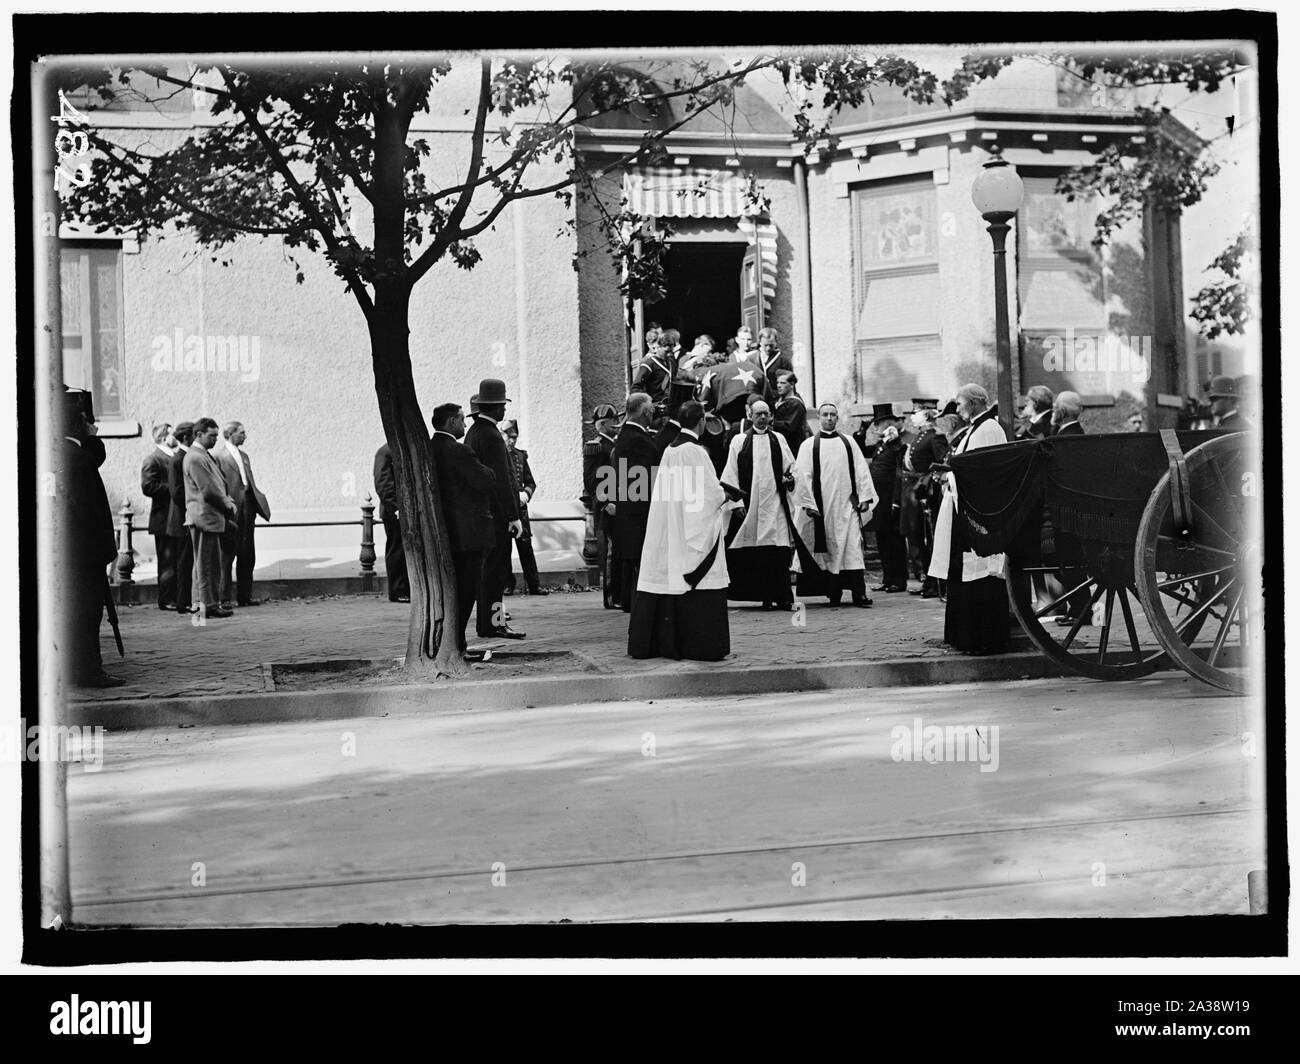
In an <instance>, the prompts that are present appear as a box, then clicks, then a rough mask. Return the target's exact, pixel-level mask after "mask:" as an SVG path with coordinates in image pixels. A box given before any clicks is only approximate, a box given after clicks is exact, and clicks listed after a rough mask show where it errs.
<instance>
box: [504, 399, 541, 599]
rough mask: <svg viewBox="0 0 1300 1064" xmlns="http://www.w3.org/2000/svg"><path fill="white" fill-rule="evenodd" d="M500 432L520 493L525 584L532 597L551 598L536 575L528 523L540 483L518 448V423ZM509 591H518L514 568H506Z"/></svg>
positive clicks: (520, 541) (518, 542)
mask: <svg viewBox="0 0 1300 1064" xmlns="http://www.w3.org/2000/svg"><path fill="white" fill-rule="evenodd" d="M501 432H502V435H504V436H505V440H506V449H507V451H508V452H509V454H510V472H511V473H512V474H513V476H514V484H513V485H512V489H513V490H514V491H516V492H518V494H519V524H520V526H521V531H520V533H519V536H518V538H517V539H516V540H515V547H516V549H517V550H518V551H519V564H520V565H521V566H523V570H524V583H525V584H527V585H528V593H529V594H530V595H549V594H550V592H549V591H546V590H545V589H544V588H543V587H542V578H541V575H540V574H539V573H538V572H537V556H536V555H535V554H534V553H533V526H532V524H531V522H530V521H529V520H528V503H529V502H530V501H531V500H532V497H533V495H534V494H536V492H537V480H536V478H535V477H534V476H533V471H532V468H531V467H530V466H529V465H528V452H527V451H525V450H524V449H523V448H521V447H520V446H519V422H518V421H503V422H502V423H501ZM505 577H506V588H507V589H508V590H509V591H511V592H513V591H514V589H515V573H514V567H513V566H511V565H509V564H507V565H506V574H505Z"/></svg>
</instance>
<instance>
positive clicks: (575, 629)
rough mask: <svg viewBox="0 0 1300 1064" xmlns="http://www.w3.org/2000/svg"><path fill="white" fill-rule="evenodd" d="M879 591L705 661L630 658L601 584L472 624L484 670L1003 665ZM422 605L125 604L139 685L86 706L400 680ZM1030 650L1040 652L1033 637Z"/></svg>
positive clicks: (751, 624)
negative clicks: (176, 607)
mask: <svg viewBox="0 0 1300 1064" xmlns="http://www.w3.org/2000/svg"><path fill="white" fill-rule="evenodd" d="M873 598H874V601H875V605H874V606H873V607H872V608H871V609H866V610H863V609H855V608H851V607H848V606H841V607H838V608H831V607H830V606H828V605H827V604H826V603H825V601H824V600H823V601H817V602H810V603H808V604H806V606H805V607H804V608H801V609H800V610H799V611H798V612H795V613H781V612H775V611H773V612H763V611H762V610H761V609H760V608H759V607H758V606H757V605H749V604H745V605H741V606H735V607H733V608H732V609H731V610H730V611H729V616H730V624H731V646H732V654H731V656H730V657H729V658H728V659H726V660H725V661H723V662H718V663H704V662H675V661H670V660H666V659H662V658H656V659H650V660H646V661H636V660H634V659H632V658H630V657H628V656H627V622H628V618H627V615H626V614H624V613H622V612H621V611H618V610H606V609H605V608H604V607H603V604H602V596H601V594H600V593H599V592H598V591H573V592H554V593H552V594H551V595H549V596H547V597H544V598H534V597H532V596H519V595H516V596H511V597H509V598H507V599H506V600H505V601H506V608H507V610H508V611H509V613H510V615H511V621H510V623H511V625H512V626H513V627H514V628H516V629H517V630H520V631H523V632H526V633H527V638H526V639H523V640H499V641H491V642H484V641H476V639H475V636H474V629H473V624H474V622H473V620H472V619H471V621H470V628H469V637H470V645H471V646H475V645H478V646H486V647H491V648H494V652H493V657H494V660H493V661H492V662H491V663H490V664H486V665H482V666H476V667H475V670H474V672H475V678H476V679H479V680H482V679H486V678H488V677H489V676H491V677H493V678H495V679H507V678H510V679H515V678H520V679H524V678H534V679H540V678H542V677H545V676H554V675H559V674H577V675H581V674H587V675H589V676H597V675H599V676H611V675H619V676H629V675H645V674H681V673H683V672H692V673H698V674H714V673H719V672H725V673H732V674H738V673H745V672H747V671H749V670H753V669H756V668H772V667H782V666H784V667H796V668H807V667H810V666H824V665H832V664H837V663H840V664H844V663H849V664H862V663H864V662H873V661H874V662H886V661H890V662H892V661H908V660H911V661H919V660H922V659H925V660H930V661H949V662H953V661H955V662H962V663H970V662H972V661H979V660H984V661H991V660H993V659H971V658H966V657H964V656H963V655H961V654H958V653H957V652H955V651H953V650H951V648H948V647H946V646H945V645H944V644H943V641H942V639H941V636H942V633H943V611H944V605H943V603H942V602H940V601H939V600H938V599H922V598H920V596H917V595H904V594H894V595H886V594H883V593H882V594H876V595H874V596H873ZM408 609H409V607H408V606H406V605H405V604H397V603H390V602H389V601H388V600H387V598H385V597H382V596H379V595H348V596H337V597H317V598H308V599H292V600H281V601H272V602H267V603H264V604H263V605H261V606H258V607H255V608H247V609H237V610H236V611H235V615H234V616H233V617H231V618H229V619H221V620H215V619H214V620H209V621H208V622H207V623H206V625H205V626H203V627H197V626H196V625H195V623H193V622H194V621H196V620H197V618H194V617H191V618H188V619H187V618H185V617H181V616H178V615H177V614H175V613H171V612H165V611H162V610H159V609H157V608H156V607H154V606H150V605H137V606H124V607H121V608H120V609H119V615H120V619H121V626H122V638H123V642H124V643H125V645H126V651H127V652H126V658H125V660H123V659H120V658H119V657H118V654H117V649H116V647H115V646H114V644H113V639H112V632H111V630H110V629H109V627H108V625H107V623H105V624H104V625H103V626H102V627H101V630H100V636H101V646H102V652H103V657H104V663H105V668H106V669H107V671H108V672H110V673H112V674H113V675H115V676H119V677H121V678H123V679H125V680H126V681H127V684H126V686H124V687H118V688H111V689H107V690H102V691H100V690H82V689H78V690H75V691H74V692H73V700H74V701H76V702H82V703H102V702H107V701H114V702H118V701H122V700H138V699H167V698H173V699H174V698H196V697H197V698H211V697H218V696H224V695H253V694H262V693H266V692H270V691H272V690H283V689H285V687H286V686H288V687H290V688H292V689H294V690H304V689H307V688H311V687H316V688H329V687H332V686H337V685H338V683H339V679H338V678H331V677H330V676H329V675H328V674H327V673H325V672H324V671H323V670H322V671H320V672H311V670H310V666H311V665H312V663H316V664H318V665H319V664H321V663H324V662H326V661H331V660H349V661H353V662H356V661H372V662H376V663H380V664H381V669H382V667H388V668H389V670H390V675H387V676H376V677H374V680H375V682H376V683H388V684H400V683H402V682H403V679H402V677H401V675H400V673H397V672H396V671H395V668H394V666H395V663H396V662H397V661H398V660H399V659H400V658H401V656H402V655H403V653H404V651H405V646H406V628H407V618H408ZM1020 649H1022V650H1024V651H1026V652H1028V651H1029V647H1028V644H1027V643H1025V644H1024V645H1023V646H1022V647H1021V648H1020ZM271 664H275V665H277V666H280V667H282V668H277V669H270V668H268V667H267V666H269V665H271ZM285 666H288V668H283V667H285ZM295 667H297V668H295ZM377 671H378V670H377ZM304 673H306V674H305V675H304ZM1039 675H1041V673H1039ZM964 678H966V679H969V678H970V677H964ZM356 679H357V678H356V676H355V675H353V677H352V678H351V679H350V680H349V681H348V682H351V683H353V684H355V682H356ZM367 679H369V677H368V678H367ZM286 681H288V682H287V683H286Z"/></svg>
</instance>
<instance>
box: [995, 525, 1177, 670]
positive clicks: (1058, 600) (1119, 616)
mask: <svg viewBox="0 0 1300 1064" xmlns="http://www.w3.org/2000/svg"><path fill="white" fill-rule="evenodd" d="M1056 538H1057V540H1058V542H1064V541H1066V537H1064V536H1060V535H1058V536H1057V537H1056ZM1007 597H1008V599H1010V602H1011V612H1012V613H1014V614H1015V617H1016V620H1018V621H1019V622H1020V627H1021V628H1023V629H1024V631H1025V634H1026V635H1028V636H1029V638H1030V639H1031V640H1032V641H1033V643H1034V645H1035V646H1036V647H1038V649H1039V650H1041V651H1042V652H1043V653H1044V654H1046V655H1047V656H1048V657H1049V658H1051V659H1052V660H1053V661H1056V662H1058V663H1059V664H1061V665H1063V666H1065V667H1066V668H1067V669H1070V670H1071V671H1072V672H1077V673H1079V674H1081V675H1083V676H1090V677H1092V678H1093V679H1095V680H1131V679H1135V678H1137V677H1140V676H1147V675H1149V674H1150V673H1152V672H1154V671H1155V670H1156V669H1157V668H1159V667H1160V666H1161V665H1162V664H1163V658H1164V652H1163V649H1162V647H1161V644H1160V641H1159V639H1158V638H1157V637H1156V635H1155V633H1154V632H1153V631H1152V630H1151V626H1150V625H1149V624H1148V623H1147V622H1146V618H1145V617H1144V616H1143V611H1142V607H1141V604H1140V602H1139V601H1138V593H1137V590H1136V589H1135V588H1134V586H1133V555H1132V552H1131V550H1129V549H1126V548H1123V547H1117V546H1113V545H1107V544H1100V543H1091V542H1086V543H1079V542H1078V541H1075V542H1074V544H1073V549H1071V550H1069V551H1062V552H1061V553H1060V554H1051V555H1045V556H1043V557H1042V558H1041V559H1028V560H1017V559H1015V558H1013V557H1008V559H1007ZM1057 617H1064V618H1067V620H1066V621H1064V622H1063V623H1057V620H1056V618H1057Z"/></svg>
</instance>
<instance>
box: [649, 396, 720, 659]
mask: <svg viewBox="0 0 1300 1064" xmlns="http://www.w3.org/2000/svg"><path fill="white" fill-rule="evenodd" d="M703 421H704V408H703V407H702V406H701V405H700V404H699V403H697V402H695V401H694V400H690V401H688V402H685V403H683V404H682V406H681V409H680V410H679V412H678V422H679V423H680V425H681V431H680V433H679V434H678V436H677V438H676V439H675V440H674V441H673V443H672V445H671V446H670V447H669V448H668V449H667V450H666V451H665V452H664V456H663V458H662V459H661V460H660V462H659V466H658V473H657V475H656V476H655V481H654V490H653V492H652V493H651V496H650V516H649V519H648V521H647V523H646V533H645V543H644V546H643V547H642V552H641V569H640V574H639V576H638V579H637V589H636V590H637V593H636V596H635V598H633V600H632V619H631V623H630V625H629V626H628V634H627V652H628V654H629V655H630V656H631V657H634V658H654V657H660V658H674V659H678V660H680V659H682V658H690V659H693V660H696V661H721V660H722V659H723V658H725V657H726V656H727V655H728V654H730V653H731V631H730V627H729V625H728V622H727V584H728V582H729V581H728V576H727V553H726V547H725V543H724V535H725V533H726V529H727V523H728V520H729V517H730V513H731V511H732V510H733V509H734V508H735V507H736V505H737V503H735V502H730V501H728V498H727V493H726V492H725V491H724V490H723V488H722V485H721V484H719V483H718V475H717V473H716V472H714V469H713V462H712V461H711V460H710V458H709V455H708V452H706V451H705V450H704V448H703V447H701V446H700V443H699V433H700V430H701V428H702V427H703Z"/></svg>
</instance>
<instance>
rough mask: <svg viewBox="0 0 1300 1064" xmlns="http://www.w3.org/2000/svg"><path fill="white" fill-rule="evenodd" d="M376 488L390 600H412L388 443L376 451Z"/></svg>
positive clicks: (395, 479) (395, 484) (394, 476)
mask: <svg viewBox="0 0 1300 1064" xmlns="http://www.w3.org/2000/svg"><path fill="white" fill-rule="evenodd" d="M375 491H376V493H378V495H379V520H380V521H382V522H383V523H384V572H385V573H387V574H388V601H389V602H410V601H411V578H410V576H409V575H408V574H407V572H406V548H405V546H403V544H402V522H401V516H400V511H399V507H398V505H397V474H396V472H395V470H394V467H393V453H392V451H391V450H390V449H389V447H388V444H384V445H383V446H382V447H380V448H379V450H378V451H376V452H375Z"/></svg>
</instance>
